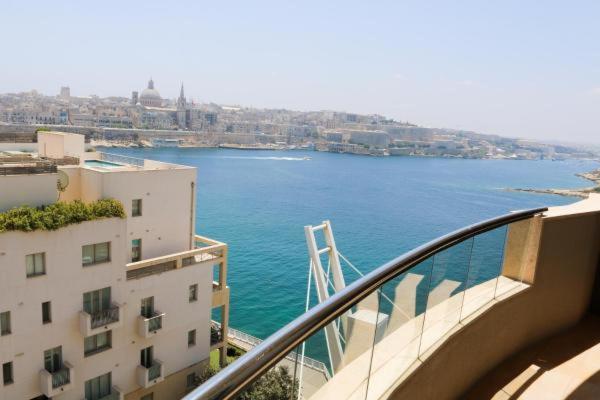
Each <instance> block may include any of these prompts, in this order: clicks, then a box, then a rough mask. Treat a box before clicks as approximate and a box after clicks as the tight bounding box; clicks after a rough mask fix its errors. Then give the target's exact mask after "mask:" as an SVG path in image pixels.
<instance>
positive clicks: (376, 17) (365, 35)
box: [0, 0, 600, 143]
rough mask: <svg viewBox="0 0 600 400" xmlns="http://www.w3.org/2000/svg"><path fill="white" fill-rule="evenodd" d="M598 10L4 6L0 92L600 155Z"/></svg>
mask: <svg viewBox="0 0 600 400" xmlns="http://www.w3.org/2000/svg"><path fill="white" fill-rule="evenodd" d="M599 21H600V2H598V1H587V2H584V1H571V2H564V1H563V2H558V1H544V2H540V1H535V2H534V1H496V2H485V1H455V2H450V1H439V2H436V1H430V2H422V1H400V0H398V1H390V2H385V1H369V2H367V1H350V0H346V1H320V2H319V1H302V2H300V1H298V2H296V3H291V2H284V1H258V0H257V1H252V2H250V1H247V2H218V1H211V2H205V1H195V2H192V1H190V2H178V1H168V2H167V1H162V2H153V1H143V2H141V1H140V2H137V1H135V2H134V1H120V2H116V1H102V2H75V1H74V2H72V3H68V2H61V1H48V2H41V1H40V2H32V1H10V0H9V1H6V0H3V1H2V3H1V11H0V34H2V38H3V41H2V48H1V49H0V52H1V53H0V54H2V58H1V59H0V92H15V91H24V90H30V89H34V88H35V89H37V90H39V91H41V92H43V93H46V94H56V93H58V91H59V88H60V86H62V85H68V86H70V87H71V93H72V94H74V95H89V94H97V95H100V96H108V95H122V96H129V95H130V93H131V91H132V90H141V89H143V88H144V87H145V85H146V83H147V80H148V78H149V77H150V76H152V77H153V78H154V81H155V84H156V88H157V89H158V90H159V91H160V92H161V94H162V95H163V97H176V96H177V95H178V92H179V85H180V82H181V81H183V82H184V83H185V88H186V94H187V95H188V97H189V98H193V99H194V100H196V101H206V102H208V101H212V102H216V103H225V104H240V105H246V106H255V107H273V108H290V109H298V110H320V109H332V110H340V111H349V112H358V113H380V114H384V115H387V116H390V117H393V118H395V119H398V120H403V121H404V120H408V121H411V122H414V123H417V124H421V125H425V126H436V127H449V128H460V129H470V130H476V131H481V132H484V133H495V134H501V135H505V136H517V137H528V138H536V139H546V140H563V141H578V142H592V143H600V23H599Z"/></svg>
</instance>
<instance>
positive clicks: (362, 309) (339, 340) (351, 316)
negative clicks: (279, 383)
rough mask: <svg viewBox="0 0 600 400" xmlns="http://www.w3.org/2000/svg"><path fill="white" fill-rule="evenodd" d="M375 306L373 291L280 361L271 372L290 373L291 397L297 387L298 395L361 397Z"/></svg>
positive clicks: (376, 295)
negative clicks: (285, 369) (282, 369)
mask: <svg viewBox="0 0 600 400" xmlns="http://www.w3.org/2000/svg"><path fill="white" fill-rule="evenodd" d="M378 308H379V298H378V294H377V293H374V294H373V295H371V296H368V297H367V298H365V299H364V300H362V301H361V302H360V303H358V304H357V305H355V306H354V307H352V308H351V309H350V310H349V311H347V312H346V313H344V314H343V315H342V316H340V317H339V318H337V319H336V320H334V321H333V322H332V323H330V324H329V325H327V326H326V327H325V328H323V329H321V330H319V331H318V332H316V333H315V334H314V335H312V336H311V337H310V338H308V339H307V340H306V341H305V342H304V343H302V344H301V345H300V346H298V348H297V349H296V351H294V352H292V353H290V354H288V356H287V357H286V358H285V359H284V360H282V361H280V362H279V363H278V364H277V366H276V367H275V368H273V369H272V372H271V373H272V374H287V375H289V380H288V385H287V386H286V390H287V392H286V393H287V395H289V396H293V397H290V398H293V399H294V400H295V399H297V398H299V397H298V393H297V392H298V391H299V392H300V396H301V397H300V398H303V399H311V400H312V399H333V398H335V399H364V398H365V397H366V394H367V386H368V381H369V367H370V363H371V357H372V349H373V342H374V341H375V334H376V332H377V329H376V326H377V322H378ZM382 323H387V321H386V320H382ZM279 367H286V368H287V371H286V372H285V373H284V372H283V371H281V369H278V368H279ZM285 398H288V397H287V396H286V397H285Z"/></svg>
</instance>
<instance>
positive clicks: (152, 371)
mask: <svg viewBox="0 0 600 400" xmlns="http://www.w3.org/2000/svg"><path fill="white" fill-rule="evenodd" d="M160 372H161V364H159V363H154V365H152V366H151V367H150V368H148V380H151V381H153V380H155V379H157V378H158V377H159V376H160Z"/></svg>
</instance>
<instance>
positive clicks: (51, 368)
mask: <svg viewBox="0 0 600 400" xmlns="http://www.w3.org/2000/svg"><path fill="white" fill-rule="evenodd" d="M62 367H63V359H62V346H58V347H55V348H53V349H50V350H46V351H45V352H44V368H46V371H48V372H57V371H60V370H61V369H62Z"/></svg>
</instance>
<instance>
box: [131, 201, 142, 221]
mask: <svg viewBox="0 0 600 400" xmlns="http://www.w3.org/2000/svg"><path fill="white" fill-rule="evenodd" d="M141 215H142V199H134V200H131V216H132V217H139V216H141Z"/></svg>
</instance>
